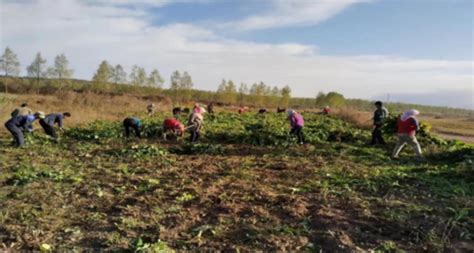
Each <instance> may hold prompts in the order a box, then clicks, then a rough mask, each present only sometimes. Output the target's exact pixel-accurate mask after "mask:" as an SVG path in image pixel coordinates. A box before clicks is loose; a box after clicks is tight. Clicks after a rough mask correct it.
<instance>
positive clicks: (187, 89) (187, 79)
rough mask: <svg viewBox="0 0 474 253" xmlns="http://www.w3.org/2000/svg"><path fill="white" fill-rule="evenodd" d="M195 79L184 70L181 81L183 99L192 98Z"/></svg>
mask: <svg viewBox="0 0 474 253" xmlns="http://www.w3.org/2000/svg"><path fill="white" fill-rule="evenodd" d="M193 86H194V84H193V79H192V78H191V75H189V73H188V72H186V71H184V72H183V75H182V76H181V83H180V91H181V96H182V100H183V101H187V100H190V99H191V93H192V89H193Z"/></svg>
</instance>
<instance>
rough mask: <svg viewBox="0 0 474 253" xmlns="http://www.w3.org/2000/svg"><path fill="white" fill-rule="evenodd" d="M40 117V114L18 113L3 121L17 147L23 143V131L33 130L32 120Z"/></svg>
mask: <svg viewBox="0 0 474 253" xmlns="http://www.w3.org/2000/svg"><path fill="white" fill-rule="evenodd" d="M39 117H40V114H38V113H35V114H34V115H19V116H15V117H13V118H11V119H9V120H8V121H7V122H5V127H6V128H7V129H8V131H9V132H10V133H11V134H12V135H13V139H14V140H15V144H16V146H17V147H21V146H23V145H25V137H24V135H23V131H29V132H32V131H33V125H32V124H33V122H34V121H35V120H36V119H38V118H39Z"/></svg>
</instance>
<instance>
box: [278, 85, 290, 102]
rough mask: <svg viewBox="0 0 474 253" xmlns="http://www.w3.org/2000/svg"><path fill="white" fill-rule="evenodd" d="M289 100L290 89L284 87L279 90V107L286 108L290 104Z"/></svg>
mask: <svg viewBox="0 0 474 253" xmlns="http://www.w3.org/2000/svg"><path fill="white" fill-rule="evenodd" d="M290 99H291V88H290V86H288V85H286V86H285V87H283V88H282V89H281V102H280V103H281V105H282V106H283V107H288V105H289V104H290Z"/></svg>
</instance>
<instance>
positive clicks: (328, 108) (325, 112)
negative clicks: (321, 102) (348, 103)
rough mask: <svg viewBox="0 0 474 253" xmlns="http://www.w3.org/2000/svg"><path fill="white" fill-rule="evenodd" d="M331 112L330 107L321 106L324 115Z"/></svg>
mask: <svg viewBox="0 0 474 253" xmlns="http://www.w3.org/2000/svg"><path fill="white" fill-rule="evenodd" d="M330 112H331V108H330V107H329V106H328V105H326V106H325V107H324V108H323V114H324V115H328V114H329V113H330Z"/></svg>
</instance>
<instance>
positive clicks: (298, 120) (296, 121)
mask: <svg viewBox="0 0 474 253" xmlns="http://www.w3.org/2000/svg"><path fill="white" fill-rule="evenodd" d="M288 119H289V120H290V126H291V131H290V135H292V134H294V135H296V136H297V137H298V142H299V143H300V144H304V143H305V140H304V135H303V127H304V118H303V115H301V114H300V113H298V112H296V111H294V110H288Z"/></svg>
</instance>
